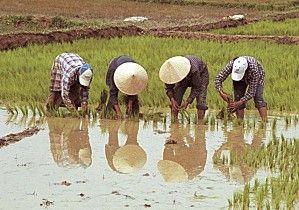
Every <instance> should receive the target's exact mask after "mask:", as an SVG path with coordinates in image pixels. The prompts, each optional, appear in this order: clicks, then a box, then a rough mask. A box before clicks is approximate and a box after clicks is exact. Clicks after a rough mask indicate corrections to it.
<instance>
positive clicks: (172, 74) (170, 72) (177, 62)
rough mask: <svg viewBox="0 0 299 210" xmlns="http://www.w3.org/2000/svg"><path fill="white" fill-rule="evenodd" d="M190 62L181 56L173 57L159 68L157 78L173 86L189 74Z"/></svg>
mask: <svg viewBox="0 0 299 210" xmlns="http://www.w3.org/2000/svg"><path fill="white" fill-rule="evenodd" d="M190 69H191V64H190V61H189V60H188V59H187V58H185V57H183V56H175V57H172V58H169V59H168V60H166V61H165V62H164V63H163V65H162V66H161V68H160V72H159V77H160V79H161V80H162V82H164V83H166V84H174V83H177V82H179V81H181V80H183V79H184V78H185V77H186V76H187V75H188V73H189V72H190Z"/></svg>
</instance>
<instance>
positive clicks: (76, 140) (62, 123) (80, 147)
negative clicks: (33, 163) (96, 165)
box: [47, 118, 92, 168]
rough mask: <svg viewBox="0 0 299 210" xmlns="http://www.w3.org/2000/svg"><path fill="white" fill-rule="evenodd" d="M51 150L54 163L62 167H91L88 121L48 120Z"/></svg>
mask: <svg viewBox="0 0 299 210" xmlns="http://www.w3.org/2000/svg"><path fill="white" fill-rule="evenodd" d="M47 123H48V127H49V137H50V148H51V152H52V155H53V159H54V161H55V162H56V163H57V165H58V166H61V167H76V166H79V167H83V168H88V167H89V166H90V165H91V162H92V159H91V148H90V144H89V136H88V120H87V119H81V120H80V119H70V118H60V119H59V120H57V118H47Z"/></svg>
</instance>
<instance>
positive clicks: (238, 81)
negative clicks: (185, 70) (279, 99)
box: [215, 56, 267, 120]
mask: <svg viewBox="0 0 299 210" xmlns="http://www.w3.org/2000/svg"><path fill="white" fill-rule="evenodd" d="M230 74H231V77H232V80H233V88H234V101H232V100H231V99H230V98H229V95H228V94H227V93H225V92H224V90H223V88H222V82H223V81H224V80H225V79H226V78H227V77H228V75H230ZM264 79H265V72H264V70H263V67H262V65H261V63H260V62H259V61H258V60H257V59H255V58H253V57H250V56H242V57H237V58H235V59H233V60H231V61H230V62H229V63H228V64H227V65H226V67H224V69H222V70H221V71H220V72H219V74H218V75H217V77H216V79H215V86H216V89H217V90H218V91H219V94H220V96H221V97H222V99H223V100H224V101H226V102H227V103H228V104H229V109H230V110H231V111H236V114H237V117H238V118H241V119H243V118H244V109H245V107H246V103H247V101H248V100H250V99H251V98H253V99H254V103H255V107H256V108H257V109H258V111H259V113H260V116H261V118H262V119H263V120H266V118H267V107H266V106H267V103H266V102H265V101H264V98H263V90H264ZM247 87H248V90H247V92H246V89H247ZM245 92H246V93H245Z"/></svg>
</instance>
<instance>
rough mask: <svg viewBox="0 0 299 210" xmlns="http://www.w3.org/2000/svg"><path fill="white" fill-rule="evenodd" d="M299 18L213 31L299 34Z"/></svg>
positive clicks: (275, 34) (252, 33)
mask: <svg viewBox="0 0 299 210" xmlns="http://www.w3.org/2000/svg"><path fill="white" fill-rule="evenodd" d="M298 25H299V18H296V19H289V20H286V21H283V22H274V21H270V20H267V21H260V22H258V23H253V24H249V25H245V26H239V27H237V28H228V29H217V30H212V31H211V32H214V33H218V34H232V35H235V34H239V35H272V36H298V35H299V27H298Z"/></svg>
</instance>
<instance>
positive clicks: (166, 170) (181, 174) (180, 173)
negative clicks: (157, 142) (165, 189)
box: [158, 160, 188, 182]
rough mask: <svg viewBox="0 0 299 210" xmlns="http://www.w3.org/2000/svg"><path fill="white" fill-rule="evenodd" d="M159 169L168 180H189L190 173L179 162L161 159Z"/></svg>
mask: <svg viewBox="0 0 299 210" xmlns="http://www.w3.org/2000/svg"><path fill="white" fill-rule="evenodd" d="M158 170H159V172H160V173H161V175H162V176H163V178H164V180H165V181H166V182H183V181H187V180H188V174H187V172H186V171H185V169H184V168H183V167H182V166H181V165H180V164H178V163H176V162H174V161H171V160H160V161H159V162H158Z"/></svg>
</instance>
